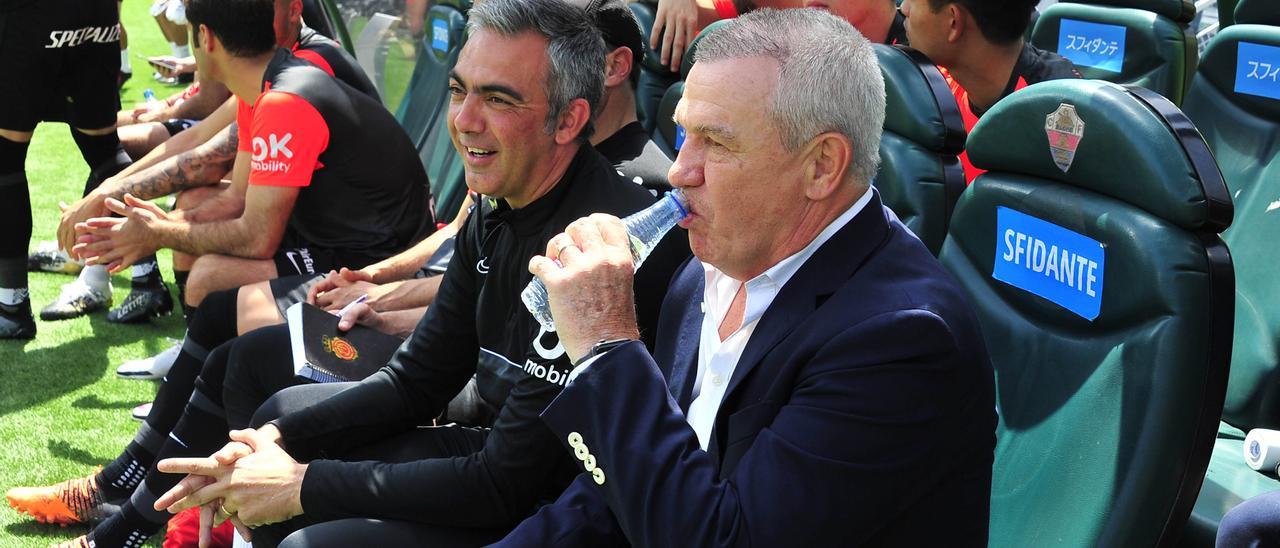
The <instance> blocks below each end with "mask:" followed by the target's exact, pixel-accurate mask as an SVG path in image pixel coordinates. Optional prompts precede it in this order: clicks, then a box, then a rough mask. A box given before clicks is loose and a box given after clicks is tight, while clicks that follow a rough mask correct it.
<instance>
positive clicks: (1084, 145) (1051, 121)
mask: <svg viewBox="0 0 1280 548" xmlns="http://www.w3.org/2000/svg"><path fill="white" fill-rule="evenodd" d="M1142 91H1145V92H1146V94H1147V95H1148V100H1147V101H1144V100H1140V99H1138V98H1137V97H1136V96H1135V95H1133V94H1131V93H1130V92H1129V90H1127V89H1125V88H1124V87H1121V86H1119V85H1116V84H1111V83H1108V82H1103V81H1100V80H1053V81H1049V82H1041V83H1039V84H1035V85H1032V86H1029V87H1027V88H1025V89H1023V90H1022V91H1019V92H1017V93H1014V94H1013V95H1010V96H1009V97H1006V98H1004V99H1002V100H1000V102H998V103H996V105H995V106H994V107H992V109H991V110H990V111H989V112H987V113H986V114H985V115H983V117H982V119H981V120H979V121H978V125H977V126H976V127H974V129H973V131H972V132H971V133H970V134H969V139H968V141H967V144H966V146H967V148H968V152H969V159H970V161H972V162H973V164H974V165H976V166H978V167H980V168H983V169H986V170H988V171H992V172H1013V173H1021V174H1026V175H1032V176H1036V177H1041V178H1044V179H1049V180H1055V181H1060V182H1062V183H1064V184H1068V185H1071V186H1075V187H1080V188H1085V189H1089V190H1091V191H1093V192H1096V193H1099V194H1103V195H1106V196H1110V197H1112V198H1115V199H1117V200H1120V201H1122V202H1126V203H1129V204H1132V205H1134V206H1137V207H1139V208H1142V209H1143V210H1146V211H1147V212H1149V213H1151V214H1153V215H1156V216H1158V217H1161V218H1163V219H1166V220H1168V221H1170V222H1172V223H1174V224H1177V225H1178V226H1181V227H1183V228H1187V229H1191V230H1195V229H1202V228H1204V229H1211V230H1214V231H1220V230H1221V229H1224V228H1226V226H1228V225H1229V224H1230V222H1231V221H1230V219H1231V207H1230V198H1229V197H1227V196H1228V194H1227V190H1226V186H1225V185H1224V184H1223V182H1222V176H1221V174H1220V173H1218V170H1217V165H1216V164H1214V163H1213V162H1212V157H1211V156H1207V153H1208V147H1207V145H1205V144H1204V140H1203V138H1201V137H1200V135H1199V132H1198V131H1195V128H1194V126H1191V125H1190V122H1189V121H1188V120H1187V119H1186V117H1185V116H1183V115H1182V114H1181V111H1178V110H1177V109H1176V107H1173V106H1172V104H1170V103H1168V102H1167V101H1164V100H1163V99H1162V98H1160V97H1159V96H1156V95H1155V94H1153V93H1151V92H1149V91H1146V90H1142ZM1151 98H1154V99H1155V100H1161V101H1164V104H1163V107H1164V108H1166V109H1171V110H1172V113H1173V114H1174V115H1176V116H1177V117H1181V121H1180V122H1178V126H1175V127H1179V126H1181V127H1182V129H1180V131H1181V133H1182V134H1181V135H1179V134H1177V133H1175V131H1174V130H1172V129H1170V125H1169V122H1166V119H1165V117H1164V116H1162V115H1161V114H1158V113H1157V112H1156V111H1155V110H1153V108H1152V106H1149V101H1150V99H1151ZM1047 126H1052V127H1047ZM1188 127H1189V128H1190V129H1189V130H1187V129H1186V128H1188ZM1051 136H1052V137H1053V140H1054V146H1053V147H1051V146H1050V137H1051ZM1188 140H1190V142H1191V143H1192V145H1191V146H1192V149H1191V151H1190V154H1192V155H1194V156H1195V157H1197V158H1201V159H1203V158H1205V157H1206V156H1207V157H1208V160H1209V161H1208V163H1209V164H1210V166H1205V165H1204V162H1203V160H1201V161H1195V162H1193V160H1192V159H1191V158H1192V156H1189V155H1188V154H1189V152H1188V148H1187V147H1188V144H1187V142H1188ZM1073 143H1074V144H1073ZM1195 143H1198V145H1196V144H1195ZM1059 162H1061V163H1064V164H1065V170H1064V169H1063V168H1061V167H1059ZM1201 171H1203V172H1205V173H1200V172H1201ZM1202 178H1203V179H1205V180H1204V181H1202ZM1224 202H1225V203H1224ZM1224 209H1225V211H1224Z"/></svg>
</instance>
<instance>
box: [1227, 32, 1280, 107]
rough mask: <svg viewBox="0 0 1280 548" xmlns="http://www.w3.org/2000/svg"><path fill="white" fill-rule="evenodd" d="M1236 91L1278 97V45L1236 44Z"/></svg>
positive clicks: (1279, 84) (1279, 75)
mask: <svg viewBox="0 0 1280 548" xmlns="http://www.w3.org/2000/svg"><path fill="white" fill-rule="evenodd" d="M1236 93H1247V94H1249V95H1258V96H1261V97H1267V98H1270V99H1280V47H1276V46H1265V45H1262V44H1251V43H1249V42H1240V43H1239V44H1238V45H1237V49H1236Z"/></svg>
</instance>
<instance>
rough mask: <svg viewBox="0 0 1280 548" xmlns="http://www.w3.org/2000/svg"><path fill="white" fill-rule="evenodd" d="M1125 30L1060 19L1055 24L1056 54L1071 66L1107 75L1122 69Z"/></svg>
mask: <svg viewBox="0 0 1280 548" xmlns="http://www.w3.org/2000/svg"><path fill="white" fill-rule="evenodd" d="M1124 35H1125V28H1124V27H1122V26H1120V25H1106V24H1103V23H1090V22H1088V21H1076V20H1074V19H1063V20H1062V21H1060V22H1059V23H1058V55H1061V56H1063V57H1066V58H1067V59H1070V60H1071V62H1072V63H1075V64H1077V65H1083V66H1086V67H1093V68H1096V69H1101V70H1105V71H1110V72H1120V71H1121V70H1122V69H1123V68H1124Z"/></svg>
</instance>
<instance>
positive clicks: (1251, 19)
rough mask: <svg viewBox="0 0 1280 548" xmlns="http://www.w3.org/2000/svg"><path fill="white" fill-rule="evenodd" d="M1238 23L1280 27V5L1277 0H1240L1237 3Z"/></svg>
mask: <svg viewBox="0 0 1280 548" xmlns="http://www.w3.org/2000/svg"><path fill="white" fill-rule="evenodd" d="M1235 20H1236V24H1245V25H1271V26H1277V27H1280V5H1277V4H1276V0H1240V1H1239V2H1238V3H1237V4H1236V11H1235Z"/></svg>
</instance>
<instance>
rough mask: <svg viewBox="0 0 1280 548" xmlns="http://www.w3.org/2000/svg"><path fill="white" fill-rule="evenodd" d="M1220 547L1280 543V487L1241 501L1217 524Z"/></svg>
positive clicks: (1257, 547) (1256, 547)
mask: <svg viewBox="0 0 1280 548" xmlns="http://www.w3.org/2000/svg"><path fill="white" fill-rule="evenodd" d="M1217 545H1218V546H1219V547H1229V548H1237V547H1241V548H1243V547H1247V548H1260V547H1263V546H1280V491H1272V492H1270V493H1266V494H1262V495H1258V496H1256V497H1253V498H1251V499H1249V500H1246V501H1244V502H1242V503H1240V505H1239V506H1236V507H1235V508H1233V509H1231V511H1230V512H1227V515H1226V516H1223V518H1222V523H1221V524H1219V525H1218V541H1217Z"/></svg>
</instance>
